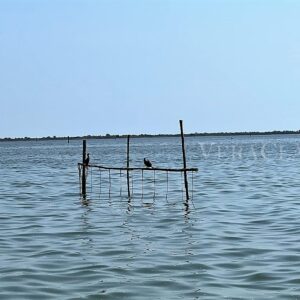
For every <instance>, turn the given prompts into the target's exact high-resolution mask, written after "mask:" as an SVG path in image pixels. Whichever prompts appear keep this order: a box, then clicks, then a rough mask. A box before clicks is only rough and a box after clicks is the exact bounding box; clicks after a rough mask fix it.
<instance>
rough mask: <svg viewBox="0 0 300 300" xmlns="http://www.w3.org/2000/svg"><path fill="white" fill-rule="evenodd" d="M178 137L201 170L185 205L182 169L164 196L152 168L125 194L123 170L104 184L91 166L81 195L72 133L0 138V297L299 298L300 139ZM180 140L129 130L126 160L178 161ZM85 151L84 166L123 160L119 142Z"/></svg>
mask: <svg viewBox="0 0 300 300" xmlns="http://www.w3.org/2000/svg"><path fill="white" fill-rule="evenodd" d="M186 144H187V156H188V165H189V166H190V167H198V168H199V169H200V171H199V173H198V174H197V175H196V174H195V176H194V184H193V201H190V205H189V207H188V208H186V206H185V205H184V204H183V203H184V193H183V191H182V180H181V177H180V175H175V174H173V175H171V174H169V178H168V184H169V192H168V197H167V198H166V182H167V181H166V174H161V173H157V174H156V178H155V197H154V194H153V192H154V191H153V189H154V184H153V177H152V175H151V174H152V173H151V174H150V173H149V172H148V173H147V174H146V173H145V174H144V176H145V178H143V179H144V182H143V184H144V186H143V199H142V198H141V176H140V175H141V174H140V173H135V174H134V176H133V192H134V197H133V199H132V200H131V201H130V203H128V199H127V197H126V186H125V185H124V183H125V181H124V180H125V179H124V178H123V177H121V178H120V176H119V174H111V187H110V188H109V182H108V177H107V176H106V175H107V174H106V175H105V173H103V174H101V175H102V178H101V186H100V174H99V172H98V171H96V170H94V171H93V172H92V171H91V170H89V175H88V188H87V189H88V197H87V201H84V202H82V201H81V199H80V197H79V182H78V170H77V162H79V161H80V160H81V152H82V150H81V142H80V141H71V143H70V144H67V143H66V141H45V142H33V141H30V142H5V143H0V155H1V162H0V172H1V176H0V194H1V197H0V204H1V214H0V228H1V235H0V245H1V246H0V287H1V288H0V299H300V246H299V245H300V225H299V222H300V221H299V215H300V202H299V194H300V137H298V136H288V135H286V136H272V137H262V136H261V137H260V136H257V137H253V136H252V137H250V136H243V137H234V138H230V137H215V138H213V137H195V138H187V139H186ZM180 147H181V146H180V140H179V139H178V138H154V139H133V140H132V142H131V153H132V161H131V164H132V165H134V166H141V164H142V159H143V157H148V158H150V159H151V160H152V161H153V164H154V165H156V166H162V167H164V166H169V167H178V166H179V167H181V163H182V161H181V148H180ZM88 148H89V150H88V151H89V152H90V153H91V160H92V162H93V163H102V164H105V165H117V166H119V165H125V158H126V141H125V140H93V141H91V140H89V141H88ZM147 176H148V177H147ZM91 181H92V184H91ZM189 183H190V188H191V177H190V178H189ZM121 186H122V191H120V188H121ZM100 187H101V194H100ZM120 192H121V195H120ZM109 194H110V196H109Z"/></svg>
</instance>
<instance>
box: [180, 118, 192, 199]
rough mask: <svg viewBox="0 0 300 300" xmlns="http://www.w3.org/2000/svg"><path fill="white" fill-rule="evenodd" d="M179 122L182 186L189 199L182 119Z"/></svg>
mask: <svg viewBox="0 0 300 300" xmlns="http://www.w3.org/2000/svg"><path fill="white" fill-rule="evenodd" d="M179 124H180V134H181V146H182V157H183V169H184V186H185V194H186V200H189V199H190V197H189V184H188V178H187V172H186V157H185V146H184V135H183V125H182V120H179Z"/></svg>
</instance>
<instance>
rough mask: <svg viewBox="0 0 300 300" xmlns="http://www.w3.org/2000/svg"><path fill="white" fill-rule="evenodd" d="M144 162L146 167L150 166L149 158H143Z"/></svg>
mask: <svg viewBox="0 0 300 300" xmlns="http://www.w3.org/2000/svg"><path fill="white" fill-rule="evenodd" d="M144 164H145V166H146V167H147V168H152V163H151V161H150V160H149V159H146V158H144Z"/></svg>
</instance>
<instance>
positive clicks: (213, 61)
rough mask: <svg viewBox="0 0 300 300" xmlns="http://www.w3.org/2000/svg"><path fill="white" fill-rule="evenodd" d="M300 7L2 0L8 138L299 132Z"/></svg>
mask: <svg viewBox="0 0 300 300" xmlns="http://www.w3.org/2000/svg"><path fill="white" fill-rule="evenodd" d="M299 16H300V1H299V0H294V1H291V0H278V1H277V0H257V1H255V0H194V1H192V0H94V1H92V0H80V1H79V0H0V103H1V118H0V137H9V136H10V137H23V136H33V137H34V136H48V135H50V136H52V135H57V136H63V135H70V136H72V135H84V134H106V133H111V134H118V133H120V134H126V133H175V132H178V130H179V128H178V120H179V119H183V120H184V124H185V131H186V132H195V131H197V132H215V131H245V130H248V131H250V130H275V129H279V130H283V129H292V130H295V129H300V17H299Z"/></svg>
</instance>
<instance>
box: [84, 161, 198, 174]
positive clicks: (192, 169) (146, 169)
mask: <svg viewBox="0 0 300 300" xmlns="http://www.w3.org/2000/svg"><path fill="white" fill-rule="evenodd" d="M78 165H80V166H82V165H83V164H81V163H78ZM88 167H91V168H98V169H103V170H117V171H164V172H185V171H186V172H198V168H186V169H170V168H126V167H124V168H117V167H105V166H100V165H93V164H91V165H88Z"/></svg>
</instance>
